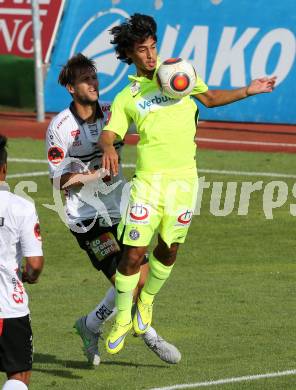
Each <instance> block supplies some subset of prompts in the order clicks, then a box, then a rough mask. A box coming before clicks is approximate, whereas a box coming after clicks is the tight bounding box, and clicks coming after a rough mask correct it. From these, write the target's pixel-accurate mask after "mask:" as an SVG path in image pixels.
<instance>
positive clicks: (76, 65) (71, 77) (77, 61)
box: [59, 53, 97, 87]
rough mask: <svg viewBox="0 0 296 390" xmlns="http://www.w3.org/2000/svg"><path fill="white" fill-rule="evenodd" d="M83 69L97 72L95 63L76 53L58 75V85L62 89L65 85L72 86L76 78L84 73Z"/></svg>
mask: <svg viewBox="0 0 296 390" xmlns="http://www.w3.org/2000/svg"><path fill="white" fill-rule="evenodd" d="M85 69H91V70H93V71H94V72H97V68H96V65H95V62H94V61H93V60H91V59H89V58H87V57H85V56H84V55H83V54H81V53H78V54H76V55H75V56H73V57H71V58H70V59H69V60H68V62H67V63H66V64H65V65H64V66H63V68H62V70H61V71H60V74H59V83H60V84H61V85H63V86H64V87H65V86H66V85H67V84H73V83H74V82H75V80H76V78H77V77H78V76H79V75H80V74H81V73H82V72H84V71H85Z"/></svg>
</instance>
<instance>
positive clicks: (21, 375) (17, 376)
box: [7, 371, 31, 386]
mask: <svg viewBox="0 0 296 390" xmlns="http://www.w3.org/2000/svg"><path fill="white" fill-rule="evenodd" d="M30 376H31V371H22V372H14V373H8V374H7V378H8V379H14V380H17V381H20V382H23V383H24V384H25V385H26V386H28V385H29V383H30Z"/></svg>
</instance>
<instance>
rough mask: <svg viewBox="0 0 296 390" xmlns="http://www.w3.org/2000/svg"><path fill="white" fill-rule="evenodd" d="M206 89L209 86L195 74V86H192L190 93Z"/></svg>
mask: <svg viewBox="0 0 296 390" xmlns="http://www.w3.org/2000/svg"><path fill="white" fill-rule="evenodd" d="M208 89H209V87H208V86H207V84H206V83H205V82H204V81H203V80H202V79H201V78H200V77H199V76H198V75H197V77H196V84H195V87H194V88H193V90H192V92H191V93H190V95H198V94H199V93H204V92H207V90H208Z"/></svg>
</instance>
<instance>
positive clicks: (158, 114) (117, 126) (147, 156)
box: [104, 72, 208, 176]
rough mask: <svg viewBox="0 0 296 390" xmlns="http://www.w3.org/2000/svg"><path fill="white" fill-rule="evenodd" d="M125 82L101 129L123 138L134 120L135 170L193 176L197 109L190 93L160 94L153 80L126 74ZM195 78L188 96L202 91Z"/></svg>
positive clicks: (202, 88)
mask: <svg viewBox="0 0 296 390" xmlns="http://www.w3.org/2000/svg"><path fill="white" fill-rule="evenodd" d="M129 79H130V81H131V82H130V84H129V85H127V86H126V87H125V88H124V89H123V90H122V91H121V92H120V93H118V94H117V96H116V97H115V99H114V102H113V104H112V106H111V116H110V119H109V122H108V124H107V125H106V126H105V127H104V130H109V131H112V132H114V133H116V134H117V135H118V136H119V137H121V138H123V137H124V136H125V134H126V132H127V130H128V128H129V126H130V125H131V124H132V123H134V124H135V125H136V127H137V132H138V134H139V137H140V140H139V142H138V145H137V165H136V172H137V173H148V174H151V173H165V174H173V175H174V176H176V175H181V176H182V175H183V174H184V173H185V172H184V171H188V173H189V172H192V173H193V174H194V175H196V161H195V154H196V144H195V142H194V137H195V133H196V124H197V118H198V109H197V106H196V104H195V103H194V101H193V100H192V98H191V97H190V96H186V97H184V98H182V99H172V98H169V97H166V96H164V95H163V94H162V93H161V91H160V88H159V85H158V83H157V80H156V72H154V77H153V79H152V80H150V79H148V78H146V77H142V76H141V77H138V76H129ZM207 90H208V87H207V85H206V84H205V83H204V82H203V81H202V80H201V79H200V78H199V77H198V78H197V82H196V86H195V87H194V89H193V91H192V92H191V95H196V94H199V93H203V92H206V91H207Z"/></svg>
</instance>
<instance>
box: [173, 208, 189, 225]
mask: <svg viewBox="0 0 296 390" xmlns="http://www.w3.org/2000/svg"><path fill="white" fill-rule="evenodd" d="M192 216H193V211H192V210H185V211H182V212H181V213H180V214H179V215H178V217H177V222H176V224H175V226H183V227H186V226H189V225H190V222H191V220H192Z"/></svg>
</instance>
